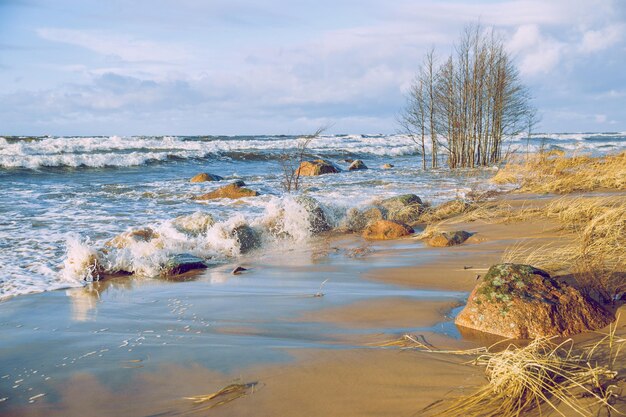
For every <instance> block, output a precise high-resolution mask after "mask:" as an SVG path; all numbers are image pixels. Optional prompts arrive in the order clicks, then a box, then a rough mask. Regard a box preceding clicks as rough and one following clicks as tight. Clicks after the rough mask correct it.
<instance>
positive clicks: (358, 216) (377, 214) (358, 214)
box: [343, 207, 385, 233]
mask: <svg viewBox="0 0 626 417" xmlns="http://www.w3.org/2000/svg"><path fill="white" fill-rule="evenodd" d="M384 218H385V214H384V213H383V211H382V210H381V209H380V208H378V207H370V208H368V209H365V210H362V211H361V210H359V209H357V208H351V209H350V210H348V213H346V220H345V223H344V226H343V230H345V231H346V232H352V233H361V232H362V231H363V229H365V228H366V227H367V226H369V225H370V224H371V223H373V222H375V221H377V220H383V219H384Z"/></svg>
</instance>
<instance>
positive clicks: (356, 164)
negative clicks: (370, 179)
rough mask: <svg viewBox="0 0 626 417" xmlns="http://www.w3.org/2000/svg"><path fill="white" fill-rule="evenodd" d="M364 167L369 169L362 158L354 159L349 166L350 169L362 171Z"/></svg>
mask: <svg viewBox="0 0 626 417" xmlns="http://www.w3.org/2000/svg"><path fill="white" fill-rule="evenodd" d="M363 169H367V166H366V165H365V164H364V163H363V161H361V160H360V159H357V160H356V161H353V162H352V163H351V164H350V166H349V167H348V171H360V170H363Z"/></svg>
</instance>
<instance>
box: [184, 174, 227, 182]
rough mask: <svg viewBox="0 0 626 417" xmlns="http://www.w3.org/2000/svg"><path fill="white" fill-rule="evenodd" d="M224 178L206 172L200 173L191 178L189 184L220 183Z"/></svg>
mask: <svg viewBox="0 0 626 417" xmlns="http://www.w3.org/2000/svg"><path fill="white" fill-rule="evenodd" d="M223 179H224V178H222V177H220V176H219V175H215V174H209V173H208V172H201V173H200V174H196V175H194V176H193V178H191V180H190V182H207V181H221V180H223Z"/></svg>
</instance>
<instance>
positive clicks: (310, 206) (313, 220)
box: [296, 195, 332, 234]
mask: <svg viewBox="0 0 626 417" xmlns="http://www.w3.org/2000/svg"><path fill="white" fill-rule="evenodd" d="M296 202H297V203H298V204H299V205H300V206H301V207H302V208H304V210H305V211H306V213H307V222H308V223H309V230H310V231H311V233H313V234H319V233H323V232H327V231H328V230H330V229H332V227H331V226H330V224H329V222H328V219H327V218H326V214H325V213H324V209H323V208H322V206H321V205H320V203H319V202H318V201H317V200H316V199H314V198H313V197H309V196H305V195H301V196H298V197H296Z"/></svg>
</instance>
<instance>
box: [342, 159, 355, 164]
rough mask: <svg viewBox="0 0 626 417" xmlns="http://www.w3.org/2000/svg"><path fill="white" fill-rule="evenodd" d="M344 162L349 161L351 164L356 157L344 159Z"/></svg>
mask: <svg viewBox="0 0 626 417" xmlns="http://www.w3.org/2000/svg"><path fill="white" fill-rule="evenodd" d="M343 162H347V163H349V164H351V163H352V162H354V159H352V158H346V159H344V160H343Z"/></svg>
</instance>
